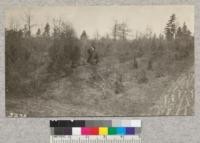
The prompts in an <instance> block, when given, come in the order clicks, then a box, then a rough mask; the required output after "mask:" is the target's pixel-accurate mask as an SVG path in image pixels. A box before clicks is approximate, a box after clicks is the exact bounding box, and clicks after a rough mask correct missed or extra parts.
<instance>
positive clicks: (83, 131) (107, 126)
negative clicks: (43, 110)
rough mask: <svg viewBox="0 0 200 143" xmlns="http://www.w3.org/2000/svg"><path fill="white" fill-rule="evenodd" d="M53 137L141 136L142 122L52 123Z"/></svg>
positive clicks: (94, 121) (64, 121) (60, 121)
mask: <svg viewBox="0 0 200 143" xmlns="http://www.w3.org/2000/svg"><path fill="white" fill-rule="evenodd" d="M50 127H51V135H140V134H141V120H122V121H121V120H120V121H119V120H113V121H112V120H98V121H97V120H86V121H82V120H75V121H69V120H58V121H50Z"/></svg>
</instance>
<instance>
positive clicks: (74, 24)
mask: <svg viewBox="0 0 200 143" xmlns="http://www.w3.org/2000/svg"><path fill="white" fill-rule="evenodd" d="M5 62H6V63H5V67H6V73H5V76H6V83H5V85H6V95H5V98H6V116H7V117H58V116H68V117H69V116H70V117H72V116H79V117H82V116H130V117H132V116H180V115H181V116H183V115H184V116H186V115H187V116H191V115H193V113H194V6H192V5H180V6H179V5H156V6H154V5H145V6H142V5H141V6H139V5H138V6H133V5H132V6H43V7H42V6H34V7H25V6H24V7H23V6H16V7H8V8H7V10H6V13H5Z"/></svg>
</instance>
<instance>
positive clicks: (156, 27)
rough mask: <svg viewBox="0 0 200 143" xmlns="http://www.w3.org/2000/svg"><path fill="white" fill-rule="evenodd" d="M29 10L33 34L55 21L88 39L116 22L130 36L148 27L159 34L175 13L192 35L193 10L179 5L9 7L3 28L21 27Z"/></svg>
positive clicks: (178, 20)
mask: <svg viewBox="0 0 200 143" xmlns="http://www.w3.org/2000/svg"><path fill="white" fill-rule="evenodd" d="M28 9H29V10H30V12H31V15H32V24H35V26H34V27H33V29H32V33H35V32H36V30H37V28H41V27H44V26H45V24H46V23H47V22H48V23H49V24H50V25H51V24H52V22H53V18H55V19H62V20H63V21H66V22H69V23H71V24H72V25H73V27H74V29H75V31H76V33H77V35H78V36H79V35H80V34H81V33H82V31H83V30H86V32H87V34H88V35H89V37H90V38H92V37H93V36H94V35H95V33H96V32H97V31H98V33H99V34H100V35H101V36H105V35H106V34H111V31H112V30H111V29H112V26H113V24H114V21H115V20H117V21H119V22H126V23H127V25H128V27H129V28H130V29H131V31H132V33H131V34H132V35H135V34H136V32H142V33H144V32H145V31H146V29H149V28H150V29H151V30H152V32H153V33H156V34H160V33H163V29H164V27H165V25H166V23H167V21H168V20H169V17H170V15H171V14H173V13H174V14H176V17H177V22H178V25H182V24H183V22H186V24H187V26H188V28H189V29H190V30H191V32H192V33H193V32H194V7H193V6H178V5H176V6H175V5H171V6H170V5H169V6H81V7H80V6H60V7H52V6H51V7H29V8H27V7H12V8H8V9H7V11H6V23H5V24H6V27H7V28H8V27H9V26H10V24H11V23H15V24H17V25H18V26H19V27H23V25H24V24H25V20H24V17H25V16H24V15H25V13H27V11H28ZM42 29H43V28H42Z"/></svg>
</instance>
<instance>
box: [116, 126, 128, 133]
mask: <svg viewBox="0 0 200 143" xmlns="http://www.w3.org/2000/svg"><path fill="white" fill-rule="evenodd" d="M117 134H118V135H125V134H126V128H123V127H120V128H117Z"/></svg>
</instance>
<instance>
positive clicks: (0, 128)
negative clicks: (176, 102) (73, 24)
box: [0, 0, 200, 143]
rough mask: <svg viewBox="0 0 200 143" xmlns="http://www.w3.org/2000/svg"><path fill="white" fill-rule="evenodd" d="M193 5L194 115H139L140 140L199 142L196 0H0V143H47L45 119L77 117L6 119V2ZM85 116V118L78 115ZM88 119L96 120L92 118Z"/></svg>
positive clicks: (199, 5) (199, 19) (199, 9)
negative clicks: (140, 121) (141, 138)
mask: <svg viewBox="0 0 200 143" xmlns="http://www.w3.org/2000/svg"><path fill="white" fill-rule="evenodd" d="M64 4H65V5H150V4H155V5H159V4H165V5H169V4H178V5H185V4H191V5H195V76H196V78H195V115H194V116H192V117H191V116H190V117H181V116H177V117H173V116H171V117H164V116H163V117H142V118H141V117H139V118H131V117H129V118H108V117H107V118H98V119H141V120H142V126H143V129H142V137H143V143H200V110H199V109H200V76H199V75H200V48H199V46H200V0H196V1H194V0H0V143H27V142H29V143H49V134H50V129H49V120H51V119H56V120H57V119H80V118H6V117H5V54H4V52H5V49H4V45H5V42H4V10H5V7H6V6H10V5H37V6H43V5H64ZM81 119H89V118H81ZM90 119H91V118H90ZM92 119H97V118H96V117H95V118H92Z"/></svg>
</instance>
